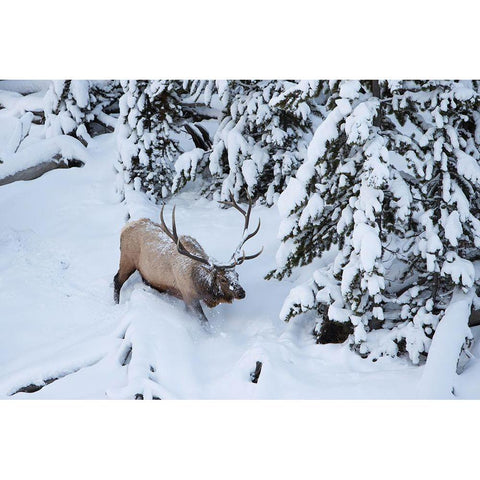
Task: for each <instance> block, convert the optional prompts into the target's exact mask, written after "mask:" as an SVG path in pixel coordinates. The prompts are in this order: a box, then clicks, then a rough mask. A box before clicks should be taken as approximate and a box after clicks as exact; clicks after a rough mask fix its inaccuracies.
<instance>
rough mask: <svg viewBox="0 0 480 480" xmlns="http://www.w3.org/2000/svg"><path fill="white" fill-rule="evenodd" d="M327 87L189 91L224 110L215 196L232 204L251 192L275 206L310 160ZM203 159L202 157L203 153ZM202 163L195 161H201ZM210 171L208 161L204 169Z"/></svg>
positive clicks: (194, 87) (212, 162)
mask: <svg viewBox="0 0 480 480" xmlns="http://www.w3.org/2000/svg"><path fill="white" fill-rule="evenodd" d="M322 85H323V84H322V82H319V81H316V82H307V81H304V82H293V81H280V80H278V81H277V80H260V81H257V80H244V81H240V80H229V81H215V82H214V81H206V80H205V81H194V82H191V86H190V91H191V93H192V95H194V96H195V98H197V99H199V100H200V101H203V102H204V103H205V104H208V105H212V106H216V107H217V108H218V107H219V108H221V110H222V112H221V116H220V125H219V127H218V129H217V130H216V132H215V135H214V138H213V146H212V151H211V153H210V155H209V158H208V168H209V170H210V173H211V175H212V176H213V179H214V180H213V182H212V183H211V186H210V190H213V191H214V192H216V194H217V196H219V197H221V198H227V197H228V196H229V195H230V192H234V194H235V195H236V196H239V195H241V192H242V191H244V189H245V188H246V189H248V191H249V193H250V194H251V195H254V196H256V197H257V198H258V197H261V198H263V199H265V201H266V203H267V204H268V205H272V204H273V203H274V202H275V200H276V198H277V197H278V195H279V194H280V192H281V191H282V190H283V189H284V187H285V185H286V181H287V180H288V179H289V178H290V176H291V175H292V174H294V173H295V171H296V170H297V168H298V166H299V164H300V162H301V161H302V159H303V158H304V157H305V155H306V146H307V139H308V136H309V134H310V133H311V125H312V116H313V115H314V114H315V113H317V111H316V110H315V111H314V112H312V108H315V101H314V99H315V98H316V97H317V96H318V95H319V94H320V91H321V88H322ZM199 154H200V153H199ZM196 159H197V158H195V160H196ZM206 165H207V162H206V161H205V159H203V162H202V163H201V164H200V166H199V168H201V169H204V168H205V167H206Z"/></svg>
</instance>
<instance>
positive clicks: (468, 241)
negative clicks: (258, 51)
mask: <svg viewBox="0 0 480 480" xmlns="http://www.w3.org/2000/svg"><path fill="white" fill-rule="evenodd" d="M330 87H331V97H330V99H329V103H328V113H327V116H326V118H325V120H324V121H323V122H322V123H321V125H320V126H319V127H318V129H317V130H316V132H315V135H314V137H313V139H312V142H311V143H310V145H309V149H308V159H307V161H306V162H305V163H304V164H303V165H302V166H301V167H300V169H299V170H298V172H297V174H296V176H295V177H294V178H292V179H291V180H290V182H289V184H288V187H287V188H286V190H285V191H284V193H282V195H281V196H280V199H279V202H278V206H279V209H280V213H281V215H282V217H283V221H282V224H281V226H280V235H281V237H282V238H283V244H282V246H281V248H280V250H279V252H278V254H277V262H278V265H279V268H278V269H277V271H276V272H272V274H271V276H276V277H277V278H283V277H284V276H285V275H289V274H290V273H291V272H292V269H293V268H295V267H297V266H302V265H306V264H309V263H311V262H312V261H314V260H316V259H318V258H320V260H316V261H317V262H319V265H321V263H322V261H321V258H322V256H324V254H325V253H326V252H328V251H331V252H333V253H335V252H336V253H335V259H334V261H333V263H330V262H328V263H327V264H326V265H325V266H323V267H322V266H319V268H318V269H317V270H316V271H315V273H314V274H313V277H312V279H311V280H310V281H309V282H307V283H306V284H305V285H301V286H298V287H296V288H295V289H293V290H292V291H291V293H290V295H289V297H288V298H287V300H286V301H285V304H284V307H283V309H282V313H281V315H282V317H283V318H284V319H285V320H288V319H290V318H291V317H293V316H295V315H297V314H299V313H302V312H305V311H308V310H311V309H314V310H316V311H317V312H318V313H319V322H318V327H319V330H320V331H319V335H320V339H322V335H323V337H331V335H330V328H329V327H331V325H332V323H335V322H338V325H341V326H343V327H347V328H343V329H339V331H340V336H341V337H342V338H337V340H343V339H345V332H348V331H351V332H353V335H351V336H350V342H351V344H352V345H353V346H354V347H355V348H356V349H357V350H358V351H359V352H360V353H361V354H363V355H367V354H369V353H370V354H371V355H372V356H373V357H374V358H376V357H378V356H380V355H383V354H388V355H397V354H398V353H401V352H403V351H407V352H408V354H409V356H410V358H411V360H412V361H413V362H414V363H418V362H419V360H420V356H421V355H422V354H426V353H427V352H428V348H429V345H430V342H431V337H432V335H433V332H434V330H435V327H436V325H437V324H438V321H439V320H440V319H441V317H442V314H443V311H444V309H445V308H446V305H448V301H449V298H450V296H451V294H452V292H453V289H454V286H455V285H459V286H460V287H463V288H468V287H471V286H472V285H473V282H474V268H473V265H472V263H471V260H472V258H474V256H475V251H476V249H477V248H478V241H479V239H478V237H479V229H478V227H479V223H478V220H477V219H476V217H477V216H478V214H479V213H480V212H479V196H478V194H477V193H476V192H478V181H479V179H480V175H479V173H480V166H479V164H478V159H479V154H478V149H477V148H478V134H477V133H476V132H477V131H478V130H477V122H478V114H477V113H476V110H477V108H478V94H477V91H476V85H475V84H473V83H472V82H453V81H451V82H448V81H447V82H381V83H378V82H371V81H370V82H367V81H363V82H357V81H343V82H331V85H330ZM324 263H326V262H324ZM334 336H335V335H334ZM337 337H338V335H337ZM324 340H325V338H324Z"/></svg>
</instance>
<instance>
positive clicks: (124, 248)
mask: <svg viewBox="0 0 480 480" xmlns="http://www.w3.org/2000/svg"><path fill="white" fill-rule="evenodd" d="M180 241H181V243H182V244H183V245H184V246H185V248H186V249H187V250H188V251H189V252H191V253H193V254H195V255H197V256H199V257H202V258H205V259H208V255H207V254H206V253H205V251H204V250H203V248H202V247H201V246H200V245H199V243H198V242H197V241H196V240H195V239H194V238H192V237H189V236H180ZM136 270H138V271H139V272H140V274H141V276H142V278H143V279H144V281H145V282H146V283H147V284H148V285H150V286H151V287H153V288H155V289H156V290H158V291H160V292H167V293H169V294H170V295H173V296H175V297H177V298H180V299H182V300H183V301H184V302H185V304H186V305H187V308H189V309H191V310H193V311H194V312H195V313H196V314H198V315H199V316H200V318H201V319H202V320H206V317H205V315H204V313H203V310H202V308H201V306H200V300H202V301H203V302H205V304H206V305H207V306H208V307H210V308H212V307H215V306H217V305H218V304H220V303H231V302H232V301H233V300H234V299H235V298H243V297H244V296H245V292H244V290H243V289H242V287H240V285H239V284H238V282H237V278H238V277H237V274H236V272H234V271H233V269H228V270H226V269H221V268H218V267H215V266H214V265H206V264H203V263H201V262H199V261H197V260H193V259H191V258H189V257H186V256H185V255H182V254H180V253H179V252H178V250H177V246H176V245H175V243H174V242H173V241H172V240H171V239H170V238H169V237H168V236H167V235H166V234H165V233H164V232H163V230H162V228H161V226H160V225H159V224H157V223H155V222H152V221H151V220H149V219H146V218H142V219H141V220H137V221H134V222H130V223H128V224H127V225H126V226H125V227H124V228H123V230H122V233H121V236H120V267H119V270H118V273H117V274H116V275H115V278H114V287H115V292H114V299H115V301H116V302H117V303H118V301H119V298H120V289H121V288H122V285H123V284H124V283H125V282H126V281H127V279H128V278H129V277H130V275H132V273H134V272H135V271H136Z"/></svg>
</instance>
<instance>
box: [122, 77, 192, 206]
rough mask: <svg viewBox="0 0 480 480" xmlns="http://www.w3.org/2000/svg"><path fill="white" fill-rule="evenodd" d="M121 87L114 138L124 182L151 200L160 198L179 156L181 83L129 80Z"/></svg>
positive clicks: (167, 185)
mask: <svg viewBox="0 0 480 480" xmlns="http://www.w3.org/2000/svg"><path fill="white" fill-rule="evenodd" d="M122 87H123V90H124V94H123V96H122V97H121V99H120V116H119V120H118V125H117V134H118V136H117V138H118V142H119V151H120V161H121V164H122V165H123V168H124V170H125V175H126V176H125V181H126V183H133V185H134V188H136V189H141V190H143V191H145V192H146V193H147V194H148V196H149V197H150V198H152V199H154V200H156V199H157V198H164V197H166V196H168V195H169V194H170V191H171V187H172V179H173V172H174V167H173V165H174V161H175V159H176V158H177V156H178V155H179V153H180V148H179V144H178V133H179V132H180V125H181V121H182V119H183V110H182V105H181V99H180V94H179V92H180V91H181V82H178V81H168V80H129V81H122Z"/></svg>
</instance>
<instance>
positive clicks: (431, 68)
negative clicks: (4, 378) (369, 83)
mask: <svg viewBox="0 0 480 480" xmlns="http://www.w3.org/2000/svg"><path fill="white" fill-rule="evenodd" d="M220 12H221V13H220ZM2 20H3V21H2V28H1V29H0V41H1V52H2V54H1V58H0V71H1V74H0V76H1V77H2V78H11V79H18V78H32V79H40V78H45V79H50V78H378V77H380V78H479V77H480V75H479V71H478V70H479V68H478V65H479V62H478V53H477V52H476V51H475V50H476V48H477V47H478V40H477V37H478V27H477V21H478V17H477V15H476V12H475V11H474V9H473V3H472V2H467V1H463V0H457V1H455V2H445V1H435V2H434V1H430V0H427V1H423V2H419V1H418V0H417V1H411V0H404V1H402V2H388V3H387V2H381V1H362V2H359V1H336V2H329V3H328V4H324V2H320V1H318V2H307V1H305V0H296V1H295V2H285V1H269V0H268V1H265V0H264V1H262V2H260V0H256V1H252V0H242V1H241V2H240V1H239V2H234V3H233V2H229V3H228V4H227V2H225V1H223V2H222V1H211V0H202V1H197V2H195V1H182V2H171V3H169V5H165V2H147V1H140V0H136V1H134V2H120V1H115V2H114V1H110V0H109V1H102V2H100V1H99V0H96V1H91V0H83V1H81V2H75V3H73V2H64V1H56V0H55V1H42V2H38V1H37V2H34V1H22V2H18V1H17V2H15V4H13V5H12V4H11V5H7V4H6V2H4V4H2ZM0 228H1V226H0ZM0 334H3V335H5V334H8V332H0ZM479 381H480V379H479ZM479 407H480V404H479V402H466V401H464V402H441V401H436V402H427V401H419V402H413V401H408V402H391V401H321V402H320V401H319V402H311V401H289V402H279V401H276V402H270V401H262V402H253V401H250V402H231V401H228V402H209V401H204V402H194V401H181V402H114V401H109V402H92V401H88V402H77V401H48V402H41V401H39V402H33V401H25V402H21V401H12V402H2V403H1V405H0V426H1V429H0V452H1V453H2V455H1V458H0V476H1V478H5V479H8V478H48V479H57V478H58V479H62V480H63V479H65V480H67V479H68V480H73V479H76V478H79V479H80V478H82V479H85V478H88V479H97V478H99V479H100V478H102V479H108V480H109V479H115V480H116V479H123V478H130V479H131V478H142V477H143V478H146V477H147V476H148V478H156V477H158V478H165V479H176V478H188V479H190V478H209V479H214V478H221V479H235V478H242V479H251V478H265V479H267V478H268V479H270V478H274V479H277V478H289V479H292V480H294V479H295V480H296V479H299V480H303V479H308V478H329V479H330V478H335V479H336V478H355V479H362V478H369V479H374V478H389V479H396V478H402V479H404V478H407V479H409V478H412V479H417V478H422V477H424V478H435V477H436V476H438V475H440V474H441V475H442V478H452V477H455V478H459V477H462V476H463V475H465V476H467V475H468V476H469V477H470V476H473V477H474V476H475V474H476V471H475V469H476V462H475V460H476V458H477V450H478V445H477V444H476V442H475V439H476V437H478V431H479V426H480V421H479V418H480V415H479V414H478V412H479Z"/></svg>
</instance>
